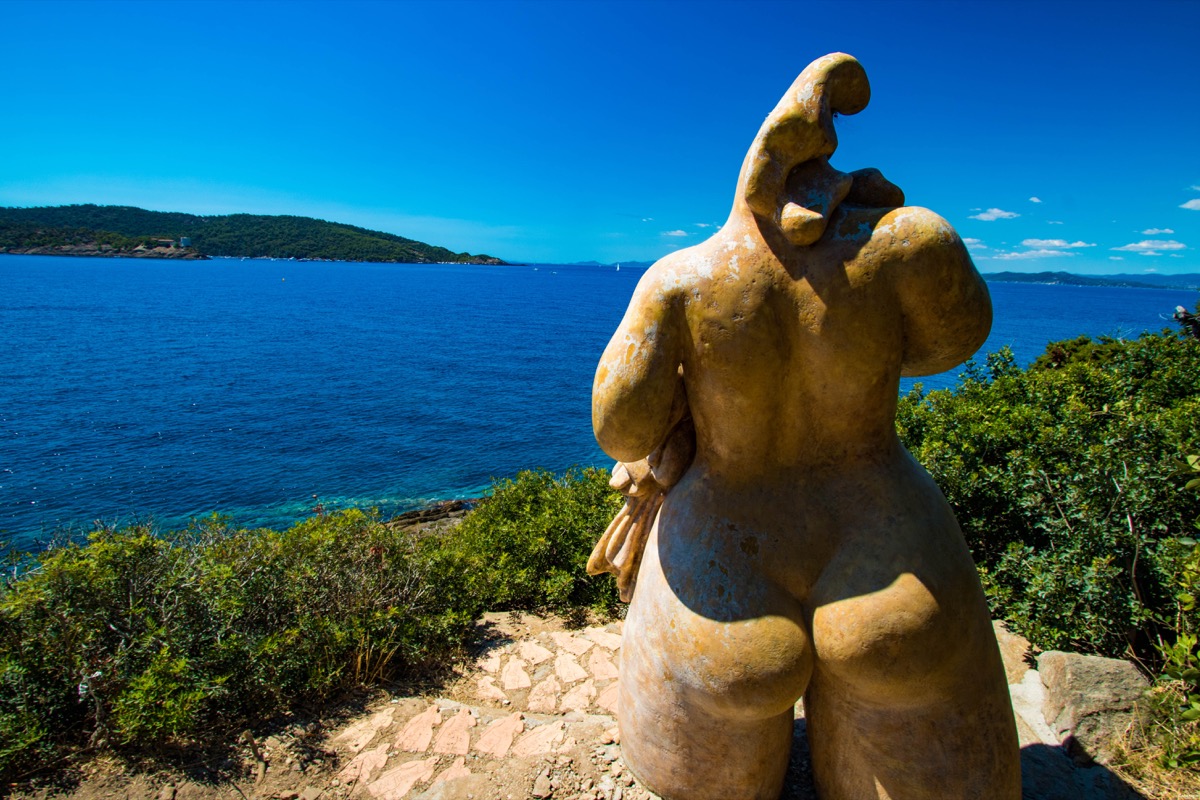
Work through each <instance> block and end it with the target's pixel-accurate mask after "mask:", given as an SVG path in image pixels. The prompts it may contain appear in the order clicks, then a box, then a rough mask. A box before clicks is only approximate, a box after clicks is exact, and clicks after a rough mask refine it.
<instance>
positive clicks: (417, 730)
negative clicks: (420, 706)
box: [396, 705, 442, 753]
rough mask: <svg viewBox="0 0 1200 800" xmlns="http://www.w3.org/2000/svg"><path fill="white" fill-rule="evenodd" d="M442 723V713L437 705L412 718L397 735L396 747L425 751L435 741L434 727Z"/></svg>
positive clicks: (414, 751) (417, 751)
mask: <svg viewBox="0 0 1200 800" xmlns="http://www.w3.org/2000/svg"><path fill="white" fill-rule="evenodd" d="M440 724H442V714H441V712H440V711H438V707H437V706H436V705H432V706H430V707H429V708H427V709H425V710H424V711H422V712H421V713H420V714H417V715H416V716H415V717H413V718H412V719H410V720H409V721H408V722H407V723H406V724H405V726H404V727H403V728H401V729H400V733H399V735H397V736H396V749H397V750H407V751H409V752H412V753H424V752H425V750H426V749H428V747H429V743H430V742H431V741H433V727H434V726H435V725H440Z"/></svg>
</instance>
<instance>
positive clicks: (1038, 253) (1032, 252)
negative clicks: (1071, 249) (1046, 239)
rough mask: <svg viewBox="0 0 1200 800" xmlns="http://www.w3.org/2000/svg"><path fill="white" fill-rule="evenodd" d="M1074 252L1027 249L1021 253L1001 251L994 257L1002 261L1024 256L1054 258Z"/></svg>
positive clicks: (1070, 254) (1071, 254)
mask: <svg viewBox="0 0 1200 800" xmlns="http://www.w3.org/2000/svg"><path fill="white" fill-rule="evenodd" d="M1073 255H1075V254H1074V253H1068V252H1067V251H1066V250H1025V251H1023V252H1020V253H1001V254H999V255H997V256H993V257H994V258H997V259H1000V260H1001V261H1016V260H1017V259H1023V258H1052V257H1054V256H1073Z"/></svg>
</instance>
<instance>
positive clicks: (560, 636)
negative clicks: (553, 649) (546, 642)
mask: <svg viewBox="0 0 1200 800" xmlns="http://www.w3.org/2000/svg"><path fill="white" fill-rule="evenodd" d="M550 638H551V639H553V640H554V643H555V644H556V645H558V647H559V649H561V650H566V651H567V652H568V653H570V654H571V655H574V656H581V655H583V654H584V653H586V652H587V651H588V650H590V649H591V648H592V645H593V644H595V643H594V642H592V641H591V640H589V639H584V638H582V637H579V636H575V635H573V634H570V633H562V632H559V631H555V632H554V633H552V634H550Z"/></svg>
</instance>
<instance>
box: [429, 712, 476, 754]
mask: <svg viewBox="0 0 1200 800" xmlns="http://www.w3.org/2000/svg"><path fill="white" fill-rule="evenodd" d="M474 727H475V718H474V717H473V716H471V712H470V711H468V710H467V709H465V708H460V709H459V710H458V713H457V714H455V715H454V716H453V717H451V718H450V720H449V721H448V722H446V724H444V725H442V727H441V729H440V730H439V731H438V734H437V738H436V739H435V740H434V742H433V752H435V753H446V754H449V755H461V756H465V755H466V754H467V752H468V751H469V750H470V749H471V728H474Z"/></svg>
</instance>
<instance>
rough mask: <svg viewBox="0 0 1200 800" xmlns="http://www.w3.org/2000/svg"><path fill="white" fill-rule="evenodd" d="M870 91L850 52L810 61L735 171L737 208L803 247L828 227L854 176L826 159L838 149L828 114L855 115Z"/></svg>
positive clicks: (868, 96) (763, 225) (860, 69)
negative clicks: (739, 170)
mask: <svg viewBox="0 0 1200 800" xmlns="http://www.w3.org/2000/svg"><path fill="white" fill-rule="evenodd" d="M870 98H871V87H870V84H868V83H867V73H866V71H864V70H863V68H862V65H861V64H859V63H858V61H857V60H856V59H855V58H854V57H853V56H848V55H846V54H845V53H833V54H831V55H827V56H823V57H822V58H818V59H817V60H816V61H814V62H812V63H811V64H809V65H808V67H806V68H805V70H804V71H803V72H802V73H800V77H798V78H796V80H795V82H794V83H793V84H792V86H791V88H790V89H788V91H787V94H785V95H784V96H783V99H781V100H780V101H779V104H778V105H776V106H775V109H774V110H773V111H772V112H771V113H770V114H769V115H768V116H767V119H766V121H765V122H763V124H762V127H761V128H759V131H758V135H757V136H756V137H755V138H754V143H753V144H752V145H751V146H750V151H749V152H748V153H747V154H746V160H745V162H744V163H743V165H742V172H741V175H740V177H739V178H738V194H737V199H736V201H735V213H737V212H738V211H741V212H742V213H750V214H753V216H754V217H755V219H756V221H757V223H758V225H759V226H760V228H762V227H773V228H776V229H778V230H779V231H780V232H781V233H782V234H783V235H784V236H785V237H786V238H787V240H788V241H789V242H791V243H792V244H793V245H796V246H807V245H810V244H812V243H814V242H816V241H817V240H818V239H820V238H821V235H822V234H823V233H824V232H825V227H826V225H827V224H828V216H829V213H830V212H831V211H832V210H833V208H835V207H836V206H837V204H838V203H840V202H841V201H842V200H843V199H844V198H845V197H846V194H847V193H848V192H849V191H850V186H851V183H852V180H851V176H849V175H847V174H846V173H842V172H838V171H837V170H835V169H833V167H831V166H830V165H829V157H830V156H831V155H833V152H834V151H835V150H836V149H837V133H836V132H835V131H834V127H833V120H834V117H835V116H836V115H838V114H857V113H858V112H859V111H862V110H863V109H864V108H866V105H867V102H868V101H869V100H870Z"/></svg>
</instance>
